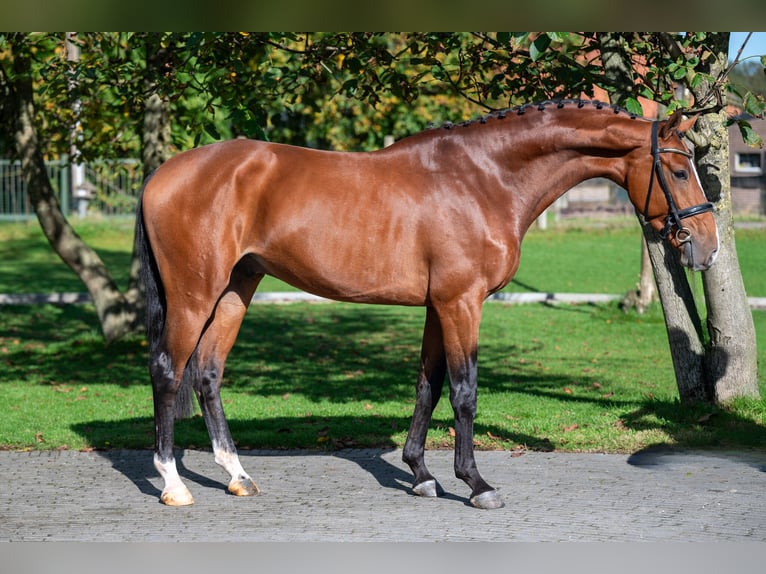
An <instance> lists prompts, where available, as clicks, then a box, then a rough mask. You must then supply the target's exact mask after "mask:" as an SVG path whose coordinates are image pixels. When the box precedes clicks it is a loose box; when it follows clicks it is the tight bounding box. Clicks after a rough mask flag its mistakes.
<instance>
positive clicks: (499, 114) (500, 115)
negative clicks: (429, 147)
mask: <svg viewBox="0 0 766 574" xmlns="http://www.w3.org/2000/svg"><path fill="white" fill-rule="evenodd" d="M550 106H556V108H558V109H561V108H563V107H565V106H577V107H578V108H584V107H586V106H592V107H595V108H596V109H598V110H601V109H604V108H606V109H608V110H612V111H613V112H614V113H615V114H620V113H623V114H628V116H630V119H632V120H634V119H636V118H639V119H646V118H644V117H642V116H639V115H636V114H634V113H632V112H630V111H628V110H626V109H625V108H623V107H620V106H618V105H615V104H606V103H604V102H599V101H598V100H581V99H577V100H575V99H562V100H544V101H542V102H536V103H531V104H523V105H520V106H514V107H512V108H507V109H504V110H497V111H494V112H490V113H489V114H486V115H484V116H482V117H480V118H477V119H474V120H467V121H464V122H460V123H458V124H455V123H452V122H445V123H444V124H442V125H441V128H437V127H436V126H432V129H448V130H449V129H452V128H454V127H456V126H459V127H466V126H470V125H474V124H477V123H479V124H486V123H487V122H488V121H489V120H491V119H499V120H502V119H505V118H506V117H507V116H509V115H517V116H523V115H524V114H525V113H526V111H527V110H529V109H532V108H536V109H538V110H540V111H542V110H544V109H545V108H547V107H550Z"/></svg>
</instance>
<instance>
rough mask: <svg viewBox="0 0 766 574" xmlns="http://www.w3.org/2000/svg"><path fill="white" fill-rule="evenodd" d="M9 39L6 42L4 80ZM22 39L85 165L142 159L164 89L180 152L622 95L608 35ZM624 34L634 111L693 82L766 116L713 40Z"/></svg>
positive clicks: (45, 104) (305, 141)
mask: <svg viewBox="0 0 766 574" xmlns="http://www.w3.org/2000/svg"><path fill="white" fill-rule="evenodd" d="M10 36H13V35H7V34H3V35H0V63H2V62H5V63H6V64H4V65H3V66H2V69H3V70H4V71H5V73H11V72H10V70H11V67H10V66H9V65H7V63H8V62H10V61H12V59H13V54H12V50H11V49H10V48H9V40H10V39H11V38H10ZM12 39H13V42H14V44H13V45H14V46H17V48H16V49H19V47H21V48H22V49H24V50H27V51H28V52H29V53H30V54H32V55H33V56H34V62H35V66H36V68H35V73H36V77H37V79H38V82H37V86H38V95H39V97H40V101H41V103H42V105H39V106H38V108H39V109H38V117H39V122H38V125H39V126H40V130H41V132H42V135H43V137H42V138H41V139H42V140H43V141H45V142H46V145H47V146H48V149H47V150H46V151H47V153H48V154H51V155H53V154H61V153H67V152H68V151H69V147H70V143H71V141H70V137H71V135H72V132H71V130H72V127H73V126H76V133H77V139H78V142H79V146H80V149H81V151H82V153H83V154H84V155H85V156H86V157H91V158H95V157H124V156H126V155H133V156H135V155H138V153H139V147H140V138H139V135H138V134H137V129H136V126H140V125H141V117H142V113H143V104H144V101H145V99H146V98H147V97H148V95H149V94H150V92H153V91H155V92H157V93H158V94H160V95H161V96H162V97H163V98H165V99H166V100H167V101H169V102H170V104H171V106H172V115H173V118H174V122H173V141H174V144H175V147H176V149H186V148H188V147H191V146H193V145H198V144H200V143H206V142H209V141H214V140H217V139H222V138H226V137H233V136H238V135H244V136H247V137H258V138H270V139H273V140H274V141H280V142H285V143H298V144H302V145H311V146H318V147H330V148H335V149H354V150H368V149H374V148H378V147H380V146H382V145H383V137H384V136H385V135H388V134H390V135H394V136H395V137H397V138H398V137H402V136H404V135H407V134H409V133H413V132H416V131H419V130H421V129H423V128H424V127H426V126H427V125H428V124H430V123H441V122H445V121H460V120H464V119H469V118H470V117H472V116H475V115H477V114H478V113H480V112H482V111H486V110H490V109H498V108H503V107H508V106H512V105H515V104H520V103H527V102H530V101H537V100H544V99H551V98H555V97H580V96H585V97H591V96H592V95H593V89H594V86H598V87H600V88H603V89H605V90H606V91H607V92H608V93H612V92H615V91H616V90H617V89H618V86H615V85H613V84H612V83H611V82H610V80H608V79H607V77H606V76H605V75H604V72H603V65H602V62H601V59H600V58H601V56H600V48H601V47H600V43H599V42H600V40H601V37H600V35H599V34H596V33H587V34H584V33H554V32H537V33H530V32H526V33H503V32H499V33H425V32H421V33H367V32H365V33H339V32H335V33H301V34H297V33H201V32H197V33H145V32H141V33H138V32H135V33H124V32H123V33H80V34H76V35H74V36H73V37H72V38H71V41H72V42H73V43H74V44H76V45H77V46H78V47H79V49H80V56H79V59H78V60H77V61H71V60H67V44H66V38H65V35H64V34H26V35H15V37H14V38H12ZM620 39H621V41H622V43H623V45H624V49H625V50H627V51H628V53H629V54H630V57H631V59H632V61H633V63H634V72H635V74H634V77H635V82H634V86H633V88H632V89H631V90H630V92H629V93H628V94H627V95H626V97H625V98H624V100H623V101H622V102H621V103H622V104H623V105H624V106H625V107H627V108H628V109H629V110H631V111H634V112H640V104H639V102H638V98H639V97H644V98H649V99H652V100H655V101H659V102H661V103H663V104H666V105H667V106H668V107H669V109H671V110H672V109H673V108H674V107H677V106H680V105H688V104H689V103H690V102H679V101H677V100H676V98H675V90H674V86H676V85H678V84H683V85H686V86H688V87H690V88H698V87H699V86H701V85H704V86H709V90H708V91H707V95H706V97H705V99H704V101H698V102H696V103H695V105H696V106H697V107H701V106H707V105H711V104H716V102H722V101H723V100H722V94H723V93H724V91H726V90H728V91H729V92H731V93H737V94H739V96H740V98H741V99H742V101H743V102H744V103H745V104H746V108H747V110H748V111H750V112H758V111H759V110H760V112H762V111H763V98H762V97H761V96H758V95H757V94H755V93H753V92H751V91H750V90H751V89H752V88H750V87H749V85H747V84H745V87H743V88H740V87H737V86H736V85H735V84H733V83H731V82H728V80H727V78H725V77H715V78H714V77H711V76H710V75H709V74H707V72H706V70H707V69H708V68H709V59H710V58H711V57H713V54H712V52H711V51H710V50H708V49H707V44H706V42H707V40H708V34H706V33H704V32H697V33H685V34H670V33H632V32H631V33H621V34H620ZM148 60H151V61H152V65H147V61H148ZM761 69H762V65H761ZM737 77H740V76H737ZM755 115H757V114H755ZM6 133H9V132H6ZM8 144H9V142H7V141H2V140H0V146H2V148H3V150H6V151H7V150H8V149H9V148H10V146H9V145H8Z"/></svg>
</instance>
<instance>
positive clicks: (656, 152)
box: [644, 122, 714, 243]
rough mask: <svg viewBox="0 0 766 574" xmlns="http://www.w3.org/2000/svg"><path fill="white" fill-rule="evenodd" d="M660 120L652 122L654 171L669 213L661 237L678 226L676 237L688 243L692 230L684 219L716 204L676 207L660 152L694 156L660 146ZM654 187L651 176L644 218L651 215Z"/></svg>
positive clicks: (705, 210) (684, 151) (683, 151)
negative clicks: (650, 207) (658, 132)
mask: <svg viewBox="0 0 766 574" xmlns="http://www.w3.org/2000/svg"><path fill="white" fill-rule="evenodd" d="M659 125H660V122H653V123H652V158H653V159H654V172H655V173H656V174H657V179H658V180H659V182H660V187H661V188H662V191H663V193H664V194H665V199H666V200H667V202H668V215H667V217H666V218H665V227H663V228H662V231H660V237H662V238H663V239H667V238H668V236H669V235H670V233H671V231H672V230H673V228H674V227H675V228H676V234H675V236H676V239H677V240H678V241H679V242H680V243H686V242H687V241H689V240H690V239H691V236H692V232H691V231H689V229H687V228H686V227H684V226H683V225H682V223H681V220H682V219H686V218H687V217H694V216H695V215H699V214H700V213H705V212H707V211H713V209H714V206H713V204H712V203H711V202H709V201H708V202H705V203H700V204H699V205H694V206H692V207H687V208H686V209H681V210H679V209H678V208H677V207H676V202H675V201H674V200H673V196H672V195H671V194H670V188H669V187H668V182H667V180H666V179H665V174H664V173H663V171H662V162H661V161H660V154H662V153H677V154H681V155H683V156H686V157H688V158H689V159H691V158H692V157H693V156H692V154H690V153H689V152H688V151H686V150H680V149H676V148H667V147H659V146H658V144H657V131H658V129H659ZM653 187H654V178H653V177H650V178H649V191H648V192H647V193H646V206H645V207H644V219H648V215H649V201H650V200H651V198H652V188H653Z"/></svg>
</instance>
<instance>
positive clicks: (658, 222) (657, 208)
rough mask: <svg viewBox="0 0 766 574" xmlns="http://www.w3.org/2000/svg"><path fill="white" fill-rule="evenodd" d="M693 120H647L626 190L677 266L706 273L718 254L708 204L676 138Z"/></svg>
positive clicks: (690, 159) (677, 117) (675, 116)
mask: <svg viewBox="0 0 766 574" xmlns="http://www.w3.org/2000/svg"><path fill="white" fill-rule="evenodd" d="M695 121H696V117H695V118H692V119H690V120H686V121H682V118H681V114H680V113H679V112H676V113H674V114H673V115H672V116H671V117H670V118H669V119H667V120H664V121H660V122H653V123H652V130H651V138H650V141H648V142H647V145H646V146H644V147H642V148H641V149H640V150H638V153H639V154H640V155H639V158H638V160H637V161H636V163H635V164H634V165H633V169H632V170H631V171H632V174H631V175H630V176H629V182H628V187H629V189H630V190H631V193H630V196H631V200H632V202H633V204H634V205H635V207H636V209H638V210H639V211H640V213H641V215H642V216H643V217H644V219H645V220H647V221H648V222H649V224H650V225H651V226H652V227H653V228H654V229H655V230H657V231H658V232H659V233H660V235H661V236H662V238H663V239H665V240H667V241H668V242H670V244H671V245H673V247H675V248H676V249H678V251H679V252H680V253H681V263H682V264H683V265H685V266H686V267H689V268H690V269H694V270H695V271H703V270H705V269H708V268H709V267H710V266H711V265H712V264H713V261H714V260H715V258H716V255H717V254H718V246H719V243H718V229H717V227H716V222H715V218H714V217H713V213H712V212H713V204H712V203H710V202H709V201H708V200H707V198H706V197H705V193H704V191H703V190H702V184H701V183H700V179H699V176H698V175H697V170H696V169H695V167H694V161H693V155H692V153H691V152H689V150H688V149H687V147H686V145H685V144H684V142H683V140H682V138H681V135H682V134H683V133H684V132H686V131H688V130H689V129H691V128H692V126H693V125H694V122H695Z"/></svg>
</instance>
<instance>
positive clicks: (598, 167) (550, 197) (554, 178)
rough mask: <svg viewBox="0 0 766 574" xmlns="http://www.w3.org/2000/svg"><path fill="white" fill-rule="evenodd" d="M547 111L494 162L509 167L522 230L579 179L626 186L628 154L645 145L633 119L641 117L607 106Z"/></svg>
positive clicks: (511, 193)
mask: <svg viewBox="0 0 766 574" xmlns="http://www.w3.org/2000/svg"><path fill="white" fill-rule="evenodd" d="M528 113H530V114H534V112H533V111H530V112H528ZM548 113H549V114H550V118H546V121H540V122H538V124H539V125H534V124H533V123H532V122H530V125H529V126H525V127H524V128H525V129H520V130H518V131H517V134H518V135H517V136H516V137H514V138H512V140H511V142H510V143H509V145H508V146H507V147H506V149H504V150H503V151H502V152H501V153H500V154H499V155H498V163H499V164H500V165H503V164H505V165H506V166H508V167H507V169H508V170H509V174H508V179H507V181H508V182H509V184H508V188H507V190H506V193H508V194H509V196H508V200H509V201H510V202H511V205H512V207H513V209H514V210H515V211H516V216H517V217H518V218H519V223H520V225H521V226H523V227H524V229H526V228H527V227H528V226H529V225H531V224H532V222H534V220H535V219H536V218H537V217H539V216H540V214H541V213H542V212H543V211H545V210H546V209H547V208H548V207H550V205H551V204H553V202H555V201H556V200H557V199H558V198H559V197H561V196H562V195H564V194H565V193H566V192H567V191H568V190H569V189H571V188H572V187H574V186H576V185H577V184H579V183H582V182H583V181H586V180H588V179H593V178H606V179H609V180H611V181H613V182H615V183H617V184H618V185H620V186H623V187H625V185H626V177H627V160H626V156H627V155H628V154H629V153H630V152H631V151H632V150H634V149H636V147H639V146H640V145H642V144H643V140H641V139H640V137H639V135H638V134H639V133H640V132H642V131H643V130H642V129H641V128H640V127H639V125H640V124H639V123H637V122H643V121H644V120H640V119H631V118H630V117H629V116H627V115H624V114H623V115H619V116H618V115H617V114H614V112H612V111H608V110H576V109H574V110H550V111H549V112H548ZM577 114H580V117H578V116H577ZM610 116H611V117H610ZM508 119H509V120H513V118H508ZM587 120H592V121H587ZM513 127H515V126H513ZM637 128H638V129H637Z"/></svg>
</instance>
